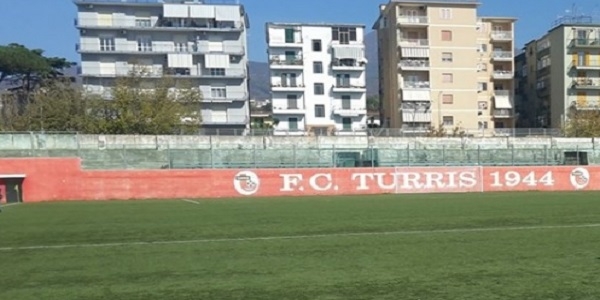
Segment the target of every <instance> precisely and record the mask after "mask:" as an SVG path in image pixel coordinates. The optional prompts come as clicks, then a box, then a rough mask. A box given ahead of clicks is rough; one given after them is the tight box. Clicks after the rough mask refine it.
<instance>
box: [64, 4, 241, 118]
mask: <svg viewBox="0 0 600 300" xmlns="http://www.w3.org/2000/svg"><path fill="white" fill-rule="evenodd" d="M207 2H210V1H202V2H200V1H188V2H184V1H181V0H162V1H153V0H150V1H138V0H123V1H111V0H75V4H76V5H77V10H78V16H77V19H76V27H77V28H78V29H79V32H80V42H79V43H78V44H77V50H78V52H79V53H80V54H81V76H82V79H83V84H84V87H85V88H86V89H87V90H88V91H89V92H91V93H96V94H103V95H105V96H106V97H110V91H111V87H113V86H114V82H115V78H117V77H119V76H125V75H128V74H129V73H130V72H131V71H132V70H133V69H134V68H137V67H142V68H143V69H145V71H146V72H147V74H146V75H145V76H146V77H148V80H152V78H160V77H162V76H164V75H165V74H170V75H168V76H173V78H175V79H185V80H186V81H189V82H192V86H193V87H198V88H199V90H200V91H201V92H202V95H203V101H202V103H201V109H200V110H201V112H200V113H201V115H202V128H204V129H206V130H217V129H221V130H225V129H245V128H247V126H248V124H249V121H250V120H249V100H248V99H249V92H248V68H247V61H248V58H247V57H248V56H247V47H246V45H247V41H246V32H247V29H248V28H249V22H248V17H247V15H246V12H245V10H244V7H243V6H241V5H238V4H234V3H232V4H214V5H213V4H207ZM218 2H219V3H223V2H224V1H218Z"/></svg>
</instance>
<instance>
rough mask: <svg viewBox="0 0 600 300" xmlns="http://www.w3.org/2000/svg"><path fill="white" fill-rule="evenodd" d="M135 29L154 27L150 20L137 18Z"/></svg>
mask: <svg viewBox="0 0 600 300" xmlns="http://www.w3.org/2000/svg"><path fill="white" fill-rule="evenodd" d="M135 27H144V28H148V27H152V21H151V20H150V18H136V19H135Z"/></svg>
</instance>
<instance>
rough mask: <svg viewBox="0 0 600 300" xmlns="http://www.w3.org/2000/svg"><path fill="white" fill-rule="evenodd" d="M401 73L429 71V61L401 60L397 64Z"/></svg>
mask: <svg viewBox="0 0 600 300" xmlns="http://www.w3.org/2000/svg"><path fill="white" fill-rule="evenodd" d="M398 69H400V70H402V71H429V60H415V59H403V60H401V61H400V62H399V63H398Z"/></svg>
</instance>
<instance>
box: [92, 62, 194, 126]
mask: <svg viewBox="0 0 600 300" xmlns="http://www.w3.org/2000/svg"><path fill="white" fill-rule="evenodd" d="M146 75H147V73H146V71H145V70H143V69H136V70H134V71H133V72H132V73H131V74H130V75H129V76H126V77H121V78H118V79H117V80H116V82H115V86H114V88H113V89H112V99H111V100H102V99H99V98H97V97H94V96H88V97H90V99H89V100H88V101H91V103H93V104H92V107H93V108H92V109H91V112H90V114H91V116H92V117H93V118H94V119H96V122H93V126H92V128H88V130H90V131H92V132H94V133H105V134H174V133H194V132H197V131H198V129H199V128H200V123H201V121H202V120H201V115H200V103H201V100H202V94H201V92H200V91H199V90H198V88H194V87H192V86H191V84H190V83H189V82H188V81H186V80H183V79H176V78H174V77H169V76H165V77H162V78H160V79H158V80H157V79H151V78H148V77H147V76H146Z"/></svg>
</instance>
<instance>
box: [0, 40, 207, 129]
mask: <svg viewBox="0 0 600 300" xmlns="http://www.w3.org/2000/svg"><path fill="white" fill-rule="evenodd" d="M71 65H72V63H71V62H69V61H68V60H66V59H64V58H59V57H45V56H43V51H42V50H37V49H34V50H30V49H27V48H26V47H24V46H22V45H17V44H10V45H8V46H0V82H2V81H3V80H7V79H10V80H11V82H12V83H14V84H15V85H16V86H17V87H18V88H17V89H14V90H11V91H8V92H5V93H4V94H0V100H1V103H0V104H1V105H0V107H1V109H0V130H4V131H77V132H81V133H90V134H173V133H192V132H197V131H198V129H199V127H200V123H201V117H200V103H201V99H202V94H201V93H200V91H199V90H198V88H196V87H192V86H191V84H190V83H189V82H187V81H186V80H184V79H176V78H174V77H169V76H164V77H162V78H149V77H148V76H146V75H147V72H146V70H144V69H142V68H136V69H134V70H133V71H132V72H131V73H130V74H129V75H128V76H125V77H119V78H116V79H115V81H114V85H113V87H112V88H111V93H110V94H111V95H112V96H111V97H110V99H105V98H102V97H100V96H99V95H96V94H91V93H86V92H85V91H84V90H83V89H82V87H81V86H76V85H74V84H73V83H72V81H71V80H70V79H69V78H64V77H62V70H63V69H64V68H66V67H69V66H71Z"/></svg>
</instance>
